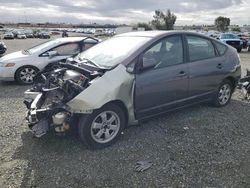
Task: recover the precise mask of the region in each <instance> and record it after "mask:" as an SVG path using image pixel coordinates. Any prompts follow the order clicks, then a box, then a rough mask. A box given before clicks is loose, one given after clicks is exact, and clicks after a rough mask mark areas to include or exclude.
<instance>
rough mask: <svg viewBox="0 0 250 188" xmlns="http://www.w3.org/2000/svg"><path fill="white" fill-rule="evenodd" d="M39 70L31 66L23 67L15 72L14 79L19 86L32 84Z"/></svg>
mask: <svg viewBox="0 0 250 188" xmlns="http://www.w3.org/2000/svg"><path fill="white" fill-rule="evenodd" d="M38 71H39V70H38V69H37V68H36V67H33V66H24V67H21V68H19V69H18V70H17V71H16V75H15V78H16V80H17V81H18V82H19V83H20V84H32V83H33V81H34V77H35V76H36V74H37V72H38Z"/></svg>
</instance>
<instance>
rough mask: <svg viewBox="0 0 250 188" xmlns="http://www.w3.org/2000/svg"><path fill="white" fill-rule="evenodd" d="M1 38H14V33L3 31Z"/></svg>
mask: <svg viewBox="0 0 250 188" xmlns="http://www.w3.org/2000/svg"><path fill="white" fill-rule="evenodd" d="M3 38H4V39H14V38H15V37H14V34H13V33H12V32H7V33H4V35H3Z"/></svg>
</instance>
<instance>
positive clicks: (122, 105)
mask: <svg viewBox="0 0 250 188" xmlns="http://www.w3.org/2000/svg"><path fill="white" fill-rule="evenodd" d="M109 103H113V104H115V105H117V106H119V107H120V108H121V109H122V110H123V112H124V114H125V117H126V125H127V124H128V109H127V107H126V106H125V104H124V103H123V102H122V101H120V100H114V101H110V102H108V103H107V104H109Z"/></svg>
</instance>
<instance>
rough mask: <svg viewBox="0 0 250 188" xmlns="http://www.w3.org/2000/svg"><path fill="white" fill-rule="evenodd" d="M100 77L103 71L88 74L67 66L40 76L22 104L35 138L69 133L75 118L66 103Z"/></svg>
mask: <svg viewBox="0 0 250 188" xmlns="http://www.w3.org/2000/svg"><path fill="white" fill-rule="evenodd" d="M103 73H104V70H101V69H98V68H96V69H95V70H93V69H92V70H88V69H86V68H83V67H81V66H79V65H76V64H70V63H66V64H65V63H63V64H61V65H60V68H59V69H56V70H53V71H50V72H41V73H39V74H38V75H37V77H36V79H35V83H34V85H33V86H32V88H31V89H29V90H27V91H26V92H25V93H24V98H25V100H24V104H25V105H26V107H27V108H28V111H27V112H26V120H27V121H28V125H29V128H30V129H31V130H32V132H33V133H34V135H35V136H36V137H41V136H43V135H44V134H46V133H47V132H48V131H49V130H50V129H54V130H55V131H56V132H57V133H64V132H66V131H67V130H69V129H70V126H72V122H73V119H74V117H75V114H73V113H71V112H70V110H69V107H68V106H67V102H69V101H70V100H71V99H73V98H74V97H75V96H77V95H78V94H79V93H81V92H82V91H83V90H84V89H86V88H87V87H88V86H89V84H90V82H89V81H90V80H92V79H94V78H97V77H100V76H102V74H103Z"/></svg>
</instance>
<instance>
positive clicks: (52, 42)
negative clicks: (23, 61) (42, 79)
mask: <svg viewBox="0 0 250 188" xmlns="http://www.w3.org/2000/svg"><path fill="white" fill-rule="evenodd" d="M57 43H59V42H58V41H56V40H50V41H47V42H44V43H42V44H39V45H37V46H34V47H32V48H30V49H28V50H26V51H28V52H29V53H30V54H33V53H36V52H41V50H43V49H45V48H48V47H50V46H54V45H55V44H57Z"/></svg>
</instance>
